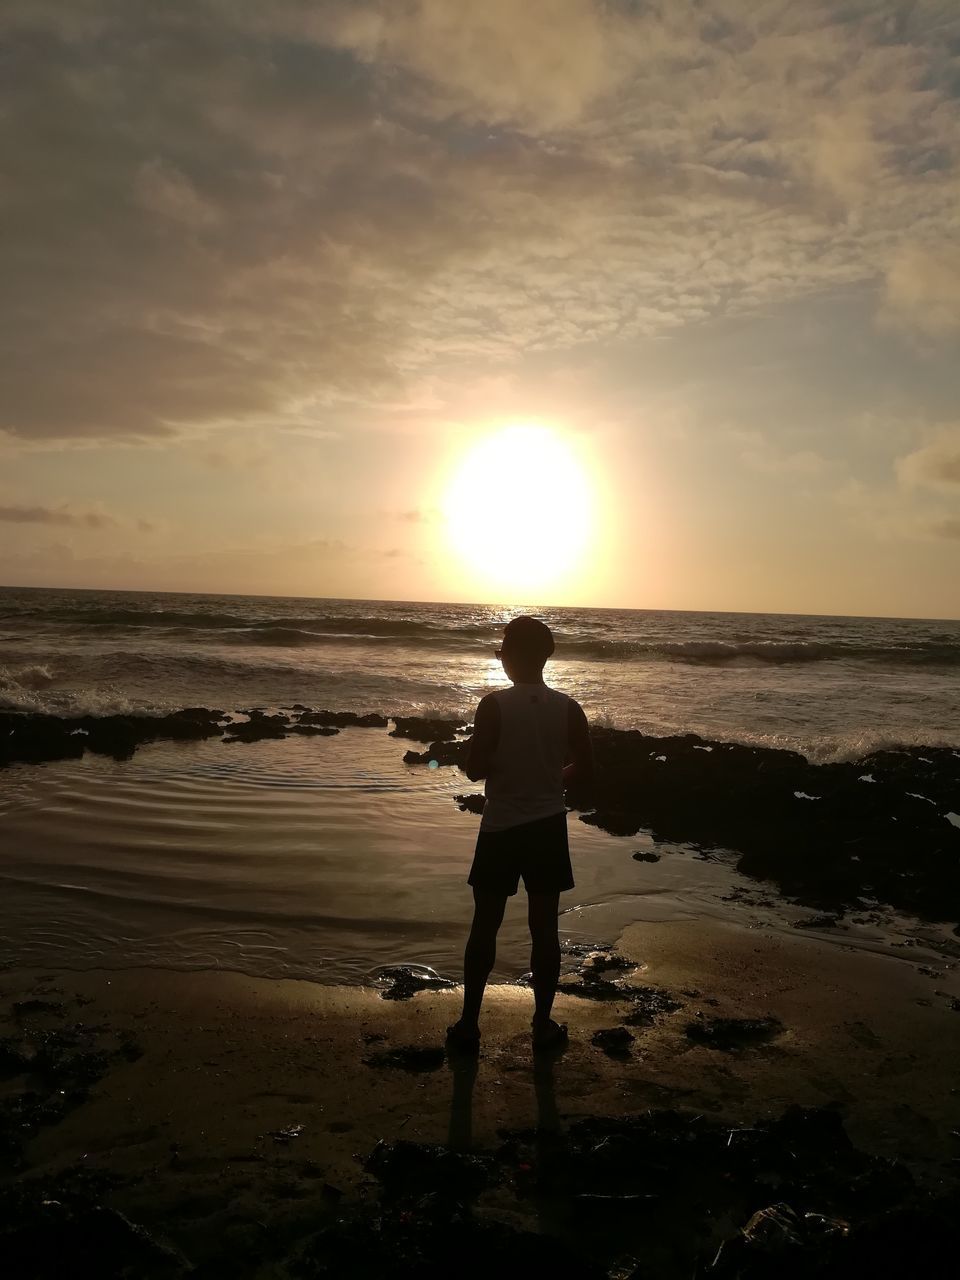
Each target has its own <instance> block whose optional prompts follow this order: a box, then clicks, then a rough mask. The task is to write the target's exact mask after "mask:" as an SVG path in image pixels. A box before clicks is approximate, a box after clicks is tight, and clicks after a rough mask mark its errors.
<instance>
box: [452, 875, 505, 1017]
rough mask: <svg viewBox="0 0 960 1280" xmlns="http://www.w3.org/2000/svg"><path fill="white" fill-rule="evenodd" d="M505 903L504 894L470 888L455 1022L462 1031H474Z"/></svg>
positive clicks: (492, 960) (492, 962)
mask: <svg viewBox="0 0 960 1280" xmlns="http://www.w3.org/2000/svg"><path fill="white" fill-rule="evenodd" d="M506 906H507V894H505V893H494V892H491V891H490V890H489V889H476V888H475V889H474V891H473V924H472V926H471V928H470V937H469V938H468V939H467V945H466V949H465V951H464V953H463V1013H462V1015H461V1017H460V1021H459V1023H458V1024H457V1026H458V1029H459V1030H460V1031H461V1032H463V1033H465V1034H475V1033H476V1032H477V1030H478V1027H477V1023H478V1020H479V1017H480V1005H481V1004H482V1003H483V991H484V988H485V987H486V985H487V979H488V978H489V977H490V970H491V969H492V968H493V964H494V961H495V960H496V958H497V932H498V930H499V928H500V925H501V923H502V922H503V913H504V911H505V909H506Z"/></svg>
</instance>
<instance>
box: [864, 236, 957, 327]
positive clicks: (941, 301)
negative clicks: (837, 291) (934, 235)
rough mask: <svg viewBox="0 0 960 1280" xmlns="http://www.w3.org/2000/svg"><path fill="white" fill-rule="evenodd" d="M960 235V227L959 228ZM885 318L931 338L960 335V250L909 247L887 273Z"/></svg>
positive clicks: (898, 254)
mask: <svg viewBox="0 0 960 1280" xmlns="http://www.w3.org/2000/svg"><path fill="white" fill-rule="evenodd" d="M956 230H957V234H960V223H958V226H957V228H956ZM883 315H884V318H885V319H886V320H887V322H888V323H891V324H895V325H899V326H902V327H904V328H908V329H912V330H915V331H917V332H918V333H921V334H924V335H926V336H927V337H931V338H943V337H946V336H947V335H950V334H953V333H955V332H957V331H960V248H958V247H957V246H956V245H953V244H950V245H948V244H942V245H939V246H937V247H936V248H932V247H929V246H925V245H919V244H908V245H905V246H904V247H903V248H902V249H900V250H899V251H898V252H897V253H896V254H895V256H894V257H893V259H892V261H891V263H890V266H889V269H888V271H887V280H886V298H885V305H884V312H883Z"/></svg>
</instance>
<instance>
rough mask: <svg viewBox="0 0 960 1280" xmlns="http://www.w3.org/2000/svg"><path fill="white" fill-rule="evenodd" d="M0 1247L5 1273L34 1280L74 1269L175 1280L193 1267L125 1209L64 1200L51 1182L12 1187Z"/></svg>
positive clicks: (2, 1212) (3, 1210)
mask: <svg viewBox="0 0 960 1280" xmlns="http://www.w3.org/2000/svg"><path fill="white" fill-rule="evenodd" d="M61 1194H62V1193H61ZM0 1251H2V1255H3V1266H4V1270H5V1274H7V1275H9V1276H11V1277H13V1276H18V1277H24V1278H26V1277H30V1280H60V1277H62V1276H64V1275H66V1274H70V1273H72V1274H75V1275H81V1274H82V1275H91V1276H92V1275H96V1276H97V1277H103V1278H104V1280H121V1278H124V1277H134V1276H136V1277H137V1280H141V1278H142V1280H177V1278H178V1277H181V1276H186V1275H187V1274H188V1273H189V1272H190V1270H191V1267H190V1264H189V1262H188V1261H187V1259H186V1258H185V1257H184V1256H183V1254H182V1253H180V1252H179V1251H178V1250H177V1249H175V1248H173V1247H172V1246H171V1245H169V1244H167V1243H165V1242H164V1241H161V1240H158V1239H156V1238H155V1237H154V1236H152V1235H151V1234H150V1233H149V1232H148V1231H146V1230H145V1229H144V1228H143V1227H141V1226H139V1225H138V1224H137V1223H134V1222H131V1221H130V1220H129V1219H128V1218H126V1217H124V1215H123V1214H122V1213H118V1212H117V1211H116V1210H115V1209H109V1208H105V1207H104V1206H103V1205H101V1204H97V1203H90V1202H84V1201H83V1200H82V1199H79V1198H77V1197H76V1196H74V1197H70V1198H67V1197H64V1199H62V1200H61V1199H59V1198H56V1196H55V1195H54V1193H53V1192H52V1191H51V1190H50V1188H49V1185H48V1186H47V1187H23V1188H19V1187H14V1188H12V1189H11V1190H10V1191H8V1192H7V1193H6V1194H5V1195H4V1196H3V1197H2V1199H0Z"/></svg>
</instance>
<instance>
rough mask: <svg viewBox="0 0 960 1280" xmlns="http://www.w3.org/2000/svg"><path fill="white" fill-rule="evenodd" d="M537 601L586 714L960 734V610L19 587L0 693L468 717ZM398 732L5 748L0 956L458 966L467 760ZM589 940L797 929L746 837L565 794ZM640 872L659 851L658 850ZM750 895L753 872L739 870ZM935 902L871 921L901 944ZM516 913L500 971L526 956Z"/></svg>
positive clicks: (562, 683) (669, 726)
mask: <svg viewBox="0 0 960 1280" xmlns="http://www.w3.org/2000/svg"><path fill="white" fill-rule="evenodd" d="M525 611H529V612H535V613H536V614H537V615H538V616H540V617H542V618H544V619H545V620H546V621H547V622H548V623H549V624H550V626H551V627H552V629H553V632H554V635H555V638H556V645H557V650H556V654H555V657H554V658H553V659H552V660H551V662H550V663H549V664H548V667H547V672H546V675H547V680H548V682H549V683H551V684H553V685H555V686H556V687H557V688H560V689H563V690H565V691H567V692H569V693H571V694H572V695H573V696H574V697H576V698H577V699H578V700H579V701H580V702H581V703H582V705H583V706H584V708H585V710H586V711H587V714H588V716H589V718H590V719H591V721H592V722H593V723H595V724H607V725H612V726H616V727H620V728H639V729H642V730H644V731H645V732H647V733H652V734H672V733H684V732H693V733H697V734H700V735H702V736H703V737H705V738H710V739H720V740H728V741H739V742H745V743H754V744H761V745H766V746H784V747H790V748H793V749H795V750H799V751H801V752H803V753H804V754H805V755H807V756H808V758H810V759H811V760H812V761H815V762H822V761H829V760H837V759H857V758H859V757H860V756H862V755H864V754H866V753H867V752H868V751H870V750H874V749H876V748H878V747H883V746H893V747H895V746H900V745H912V746H916V745H929V746H934V745H948V746H960V679H958V676H960V622H958V621H931V620H922V619H917V620H908V619H883V618H839V617H809V616H788V615H773V614H742V613H741V614H719V613H678V612H664V611H653V610H619V609H564V608H533V607H530V606H527V607H525V608H523V609H520V608H507V607H495V606H490V605H451V604H418V603H411V602H397V601H393V602H384V601H357V600H319V599H291V598H283V597H246V596H215V595H185V594H162V593H145V592H105V591H66V590H62V591H60V590H42V589H21V588H3V589H0V709H5V710H15V711H21V712H41V711H42V712H51V713H54V714H57V715H61V716H74V715H80V714H97V715H104V714H110V713H117V712H123V713H136V714H145V715H151V714H158V713H163V712H166V711H171V710H175V709H178V708H181V707H187V706H205V707H218V708H222V709H224V710H225V711H230V712H233V711H239V710H244V709H248V708H252V707H262V708H265V709H273V708H278V707H284V706H289V705H290V704H292V703H295V702H296V703H302V704H306V705H308V706H311V707H317V708H319V707H328V708H331V709H334V710H339V711H358V712H368V711H377V712H380V713H382V714H384V715H386V716H392V715H433V714H444V715H446V714H450V715H456V716H463V717H465V718H467V719H469V718H470V716H471V714H472V710H473V708H474V706H475V705H476V702H477V700H478V698H479V697H480V696H482V695H483V694H484V693H485V692H486V691H488V690H489V689H491V688H494V687H496V686H497V685H499V684H501V683H503V681H504V676H503V673H502V670H501V668H500V664H499V661H498V660H497V659H496V658H495V656H494V649H495V648H496V646H497V644H498V640H499V636H500V634H501V628H502V626H503V624H504V623H505V622H506V621H507V620H508V619H509V618H510V617H511V616H513V615H514V614H515V613H517V612H525ZM410 745H411V744H409V743H405V742H403V741H402V740H398V739H396V738H392V737H390V736H389V735H388V733H387V731H386V730H384V729H379V730H373V729H347V730H344V731H343V732H342V733H341V734H339V735H338V736H336V737H332V738H309V739H302V738H301V739H297V740H293V739H288V740H281V741H276V742H269V741H263V742H256V743H249V744H225V743H223V742H221V741H219V740H211V741H202V742H191V743H174V744H171V743H157V744H153V745H151V746H147V747H143V748H141V749H140V750H139V751H138V752H137V754H136V755H135V756H134V758H133V759H132V760H129V761H124V762H117V761H113V760H110V759H107V758H104V757H98V756H94V755H92V754H89V753H88V754H87V755H86V756H84V757H83V758H82V759H80V760H71V761H62V762H57V763H51V764H47V765H44V766H40V767H38V766H27V765H15V766H12V767H9V768H7V769H5V770H2V771H0V883H2V884H3V886H4V892H3V894H2V895H0V896H2V903H0V937H2V939H3V942H2V944H0V962H6V963H11V964H23V965H27V964H29V965H39V966H43V965H50V966H54V965H56V966H59V967H67V968H69V967H77V968H89V967H94V966H106V967H129V966H136V965H156V966H163V967H173V968H207V967H225V968H231V969H237V970H240V971H243V972H248V973H255V974H260V975H265V976H296V977H305V978H311V979H315V980H320V981H350V982H361V981H371V982H375V981H377V980H378V974H379V971H380V969H381V968H382V967H383V966H389V965H392V964H398V963H405V964H419V965H423V966H427V967H429V968H432V969H435V970H437V971H439V972H444V973H451V974H455V973H456V972H457V971H458V968H459V963H460V961H459V956H460V950H461V946H462V940H463V932H464V929H465V927H466V925H467V922H468V920H469V915H470V901H469V893H468V890H467V889H466V887H465V884H464V880H465V876H466V871H467V868H468V866H469V860H470V856H471V852H472V847H473V841H474V838H475V832H476V822H477V819H476V817H475V816H473V815H472V814H470V813H463V812H461V811H460V810H459V809H458V807H457V805H456V804H455V803H454V796H455V795H456V794H458V793H460V792H463V791H469V790H472V789H473V788H472V787H471V785H470V784H469V783H468V782H467V780H466V778H465V777H464V776H463V775H462V774H460V773H459V771H457V770H455V769H438V770H433V771H428V770H424V769H416V768H411V767H409V766H406V765H404V764H403V754H404V750H405V749H406V748H407V747H409V746H410ZM570 825H571V842H572V847H573V850H574V863H575V872H576V875H577V889H576V890H575V891H573V893H572V894H571V895H568V897H569V901H567V900H566V899H565V904H566V905H565V912H566V914H565V916H564V919H563V923H564V932H565V936H566V937H567V939H568V940H569V941H578V940H588V941H590V940H607V941H612V940H615V939H616V937H617V936H618V934H619V932H620V931H621V930H622V928H623V927H624V926H625V925H626V924H629V923H633V922H634V921H636V920H643V919H674V918H676V919H680V918H691V917H697V916H702V915H716V916H721V917H723V918H725V919H730V920H732V921H737V922H739V923H740V924H742V925H743V926H744V927H771V928H780V927H784V928H786V927H789V926H790V924H791V912H792V917H793V918H795V917H796V916H798V915H801V914H802V912H801V911H798V910H796V909H790V908H788V907H786V906H785V905H784V904H782V903H778V904H775V905H771V904H770V903H769V902H765V901H764V900H763V898H762V895H759V896H758V894H757V886H756V883H755V882H746V881H743V880H742V878H740V877H738V876H737V874H736V872H735V871H734V870H733V869H732V865H731V861H732V860H731V859H729V858H726V859H725V858H724V857H723V855H722V852H720V851H718V852H717V855H716V856H715V857H707V856H704V854H703V852H702V851H696V850H693V849H688V848H684V847H683V846H679V845H664V844H658V845H657V852H658V854H659V855H660V861H659V862H658V863H657V864H655V865H652V864H651V865H647V864H638V863H637V862H636V861H634V860H633V859H632V858H631V856H630V855H631V853H633V852H637V851H643V850H645V849H646V850H649V849H651V848H652V847H653V846H652V843H651V841H650V839H649V837H645V836H643V835H641V836H635V837H631V838H629V839H622V838H616V837H613V836H609V835H606V834H604V833H603V832H601V831H599V830H597V829H596V828H593V827H588V826H586V825H585V824H583V823H579V822H577V821H576V819H575V817H572V818H571V824H570ZM641 868H642V869H641ZM734 891H736V892H734ZM898 931H899V933H901V934H902V933H903V932H904V931H907V932H909V933H911V934H912V935H913V937H914V941H917V940H918V939H919V940H921V941H922V940H923V938H925V937H928V936H929V932H930V931H929V930H926V931H925V930H924V929H922V928H919V927H915V922H914V923H910V922H902V921H901V922H899V923H898V922H891V919H887V921H886V923H885V924H884V925H883V927H882V928H880V927H877V926H875V925H873V924H870V923H869V922H866V923H864V924H863V926H862V927H861V928H859V930H858V929H856V928H855V929H853V931H852V932H851V931H848V932H846V933H844V934H843V941H844V943H845V944H846V945H852V942H855V941H856V940H857V939H859V941H860V943H861V944H862V945H868V946H880V945H888V944H890V942H891V939H893V938H894V937H895V936H896V935H898ZM526 948H527V939H526V932H525V922H524V920H523V918H522V911H521V910H520V909H519V908H517V909H514V910H512V912H511V913H510V914H508V918H507V922H506V924H505V926H504V931H503V934H502V942H501V947H500V951H499V955H498V968H497V971H496V972H497V976H498V977H500V978H501V979H504V980H512V979H515V978H517V977H519V976H520V975H521V974H522V973H523V972H524V970H525V969H526V967H527V957H526Z"/></svg>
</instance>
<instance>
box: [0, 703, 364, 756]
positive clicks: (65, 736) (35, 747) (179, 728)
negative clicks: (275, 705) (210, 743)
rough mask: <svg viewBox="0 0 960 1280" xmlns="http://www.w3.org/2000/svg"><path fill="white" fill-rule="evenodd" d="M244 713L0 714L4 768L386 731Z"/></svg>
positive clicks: (340, 719)
mask: <svg viewBox="0 0 960 1280" xmlns="http://www.w3.org/2000/svg"><path fill="white" fill-rule="evenodd" d="M239 714H241V715H245V716H247V719H246V720H239V721H231V720H230V719H229V717H228V716H227V713H226V712H224V711H220V710H216V709H213V710H211V709H208V708H206V707H187V708H185V709H184V710H182V711H173V712H170V714H169V715H165V716H149V715H129V716H76V717H71V718H68V717H64V716H52V715H33V714H26V713H22V712H0V766H3V765H5V764H14V763H21V764H39V763H42V762H44V761H48V760H67V759H79V757H80V756H82V755H83V754H84V752H86V751H92V752H94V754H96V755H105V756H110V757H112V758H113V759H114V760H129V759H130V758H131V756H132V755H133V754H134V752H135V751H136V750H137V748H138V747H141V746H143V745H144V744H145V743H148V742H190V741H197V740H199V739H201V738H220V737H222V738H223V740H224V741H225V742H260V741H262V740H263V739H265V738H286V737H288V736H289V735H291V734H319V735H327V734H333V733H336V732H338V730H339V729H342V728H344V727H346V726H348V725H349V726H357V727H360V728H381V729H382V728H385V727H386V725H387V719H386V717H385V716H381V715H377V714H376V713H375V712H371V713H370V714H368V715H358V714H357V713H356V712H354V711H325V710H321V711H303V712H301V713H300V714H299V715H298V716H297V718H296V720H291V719H290V717H289V716H287V715H282V714H277V715H269V714H267V712H265V711H264V710H263V709H262V708H260V707H250V708H248V709H246V710H244V711H242V712H240V713H239Z"/></svg>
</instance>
